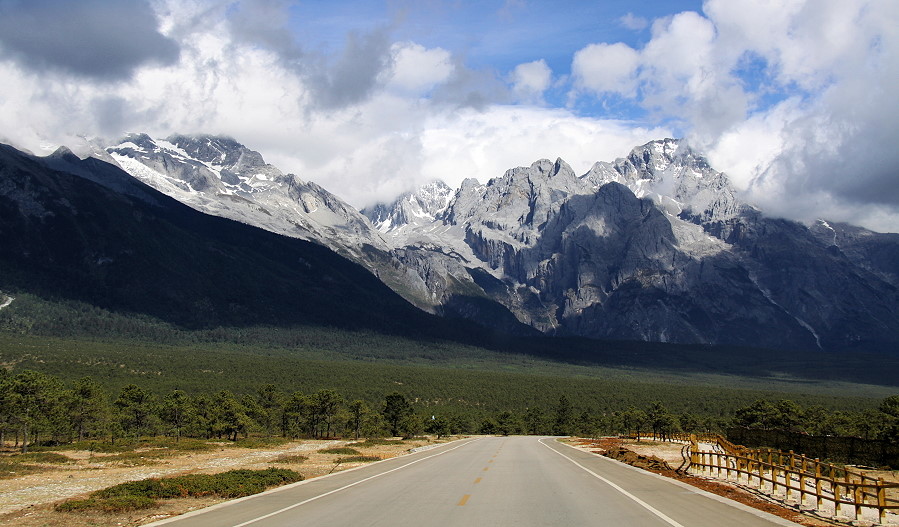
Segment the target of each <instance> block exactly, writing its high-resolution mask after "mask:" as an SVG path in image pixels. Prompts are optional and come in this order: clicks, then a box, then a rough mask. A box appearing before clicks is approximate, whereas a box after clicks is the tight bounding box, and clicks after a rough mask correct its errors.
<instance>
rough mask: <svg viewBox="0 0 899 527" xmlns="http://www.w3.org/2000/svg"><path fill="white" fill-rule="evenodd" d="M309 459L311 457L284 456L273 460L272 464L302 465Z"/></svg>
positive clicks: (298, 455)
mask: <svg viewBox="0 0 899 527" xmlns="http://www.w3.org/2000/svg"><path fill="white" fill-rule="evenodd" d="M308 459H309V456H303V455H300V454H284V455H283V456H278V457H276V458H275V459H273V460H272V461H271V462H272V463H292V464H295V465H299V464H300V463H302V462H304V461H306V460H308Z"/></svg>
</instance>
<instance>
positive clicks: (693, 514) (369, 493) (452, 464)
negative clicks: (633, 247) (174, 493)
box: [150, 436, 798, 527]
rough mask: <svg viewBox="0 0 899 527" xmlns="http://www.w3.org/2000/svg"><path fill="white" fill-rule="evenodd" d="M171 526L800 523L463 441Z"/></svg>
mask: <svg viewBox="0 0 899 527" xmlns="http://www.w3.org/2000/svg"><path fill="white" fill-rule="evenodd" d="M150 525H153V526H157V525H166V526H171V527H249V526H252V527H276V526H277V527H283V526H295V525H334V526H354V527H355V526H390V527H402V526H416V527H422V526H460V527H461V526H464V527H471V526H479V525H485V526H491V527H493V526H540V525H547V526H550V525H551V526H556V525H566V526H580V525H590V526H610V527H612V526H614V527H644V526H645V527H720V526H721V525H732V526H741V527H763V526H773V525H791V526H795V525H798V524H795V523H791V522H788V521H786V520H783V519H781V518H778V517H776V516H773V515H770V514H766V513H763V512H760V511H756V510H754V509H750V508H748V507H746V506H743V505H741V504H738V503H736V502H733V501H730V500H727V499H725V498H720V497H718V496H714V495H711V494H708V493H705V492H702V491H700V490H697V489H694V488H692V487H690V486H689V485H686V484H683V483H680V482H675V481H672V480H669V479H666V478H663V477H661V476H658V475H656V474H651V473H649V472H645V471H642V470H639V469H635V468H633V467H630V466H627V465H624V464H622V463H619V462H617V461H613V460H610V459H606V458H603V457H601V456H597V455H595V454H591V453H589V452H584V451H582V450H578V449H575V448H572V447H569V446H567V445H565V444H562V443H559V442H558V441H556V440H555V438H548V437H544V438H538V437H529V436H520V437H485V438H476V439H465V440H461V441H456V442H453V443H447V444H444V445H440V446H438V447H436V448H432V449H429V450H425V451H422V452H417V453H414V454H410V455H407V456H402V457H397V458H392V459H389V460H386V461H382V462H379V463H375V464H372V465H366V466H364V467H361V468H358V469H353V470H348V471H345V472H340V473H337V474H333V475H330V476H326V477H321V478H316V479H311V480H308V481H304V482H301V483H295V484H292V485H287V486H285V487H281V488H278V489H275V490H272V491H268V492H265V493H262V494H257V495H255V496H250V497H247V498H241V499H238V500H234V501H229V502H226V503H222V504H219V505H216V506H213V507H209V508H208V509H203V510H199V511H195V512H192V513H189V514H186V515H184V516H179V517H176V518H170V519H167V520H162V521H159V522H156V523H153V524H150Z"/></svg>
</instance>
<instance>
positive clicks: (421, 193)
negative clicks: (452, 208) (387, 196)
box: [362, 181, 455, 232]
mask: <svg viewBox="0 0 899 527" xmlns="http://www.w3.org/2000/svg"><path fill="white" fill-rule="evenodd" d="M453 194H455V191H454V190H453V189H451V188H450V186H449V185H447V184H446V183H444V182H443V181H433V182H431V183H428V184H426V185H422V186H421V187H419V188H418V189H417V190H415V191H414V192H406V193H404V194H402V195H401V196H400V197H398V198H397V199H396V200H395V201H394V202H393V203H392V204H390V205H386V204H378V205H375V206H374V207H371V208H368V209H362V214H364V215H365V216H366V217H367V218H368V219H369V220H371V222H372V224H373V225H374V226H375V228H376V229H378V231H380V232H391V231H397V230H399V229H401V228H404V227H405V226H406V225H413V226H414V225H426V224H430V223H431V222H433V221H434V219H435V218H437V217H438V216H440V215H441V214H442V213H443V211H445V210H446V207H447V206H448V205H449V204H450V202H451V201H452V199H453Z"/></svg>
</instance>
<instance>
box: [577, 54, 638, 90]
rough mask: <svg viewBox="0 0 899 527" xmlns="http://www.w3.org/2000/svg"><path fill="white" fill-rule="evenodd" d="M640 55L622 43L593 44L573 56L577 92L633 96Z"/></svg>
mask: <svg viewBox="0 0 899 527" xmlns="http://www.w3.org/2000/svg"><path fill="white" fill-rule="evenodd" d="M639 61H640V54H639V53H637V51H636V50H634V49H633V48H631V47H630V46H628V45H627V44H622V43H620V42H618V43H615V44H604V43H603V44H590V45H589V46H587V47H585V48H583V49H581V50H579V51H578V52H577V53H575V54H574V59H573V60H572V63H571V74H572V76H573V77H574V85H575V87H576V88H577V89H580V90H583V91H588V92H594V93H603V92H612V93H618V94H621V95H624V96H627V97H633V96H635V95H636V93H634V90H635V87H636V84H635V83H636V73H637V66H638V65H639Z"/></svg>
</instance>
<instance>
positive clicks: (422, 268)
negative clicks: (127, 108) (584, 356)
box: [57, 134, 899, 349]
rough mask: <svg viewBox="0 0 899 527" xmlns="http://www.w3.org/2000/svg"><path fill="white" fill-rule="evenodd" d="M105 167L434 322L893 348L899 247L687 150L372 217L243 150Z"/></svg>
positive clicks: (392, 207) (636, 152) (510, 180)
mask: <svg viewBox="0 0 899 527" xmlns="http://www.w3.org/2000/svg"><path fill="white" fill-rule="evenodd" d="M97 156H98V157H105V158H108V159H109V160H112V161H114V162H115V163H117V164H118V165H119V166H121V167H122V168H124V169H125V170H126V171H127V172H129V173H130V174H131V175H132V176H134V177H135V178H137V179H140V180H141V181H144V182H145V183H147V184H149V185H151V186H153V187H154V188H156V189H158V190H161V191H162V192H164V193H166V194H168V195H170V196H172V197H175V198H176V199H178V200H180V201H182V202H184V203H186V204H188V205H190V206H192V207H194V208H196V209H199V210H201V211H204V212H207V213H210V214H214V215H218V216H224V217H228V218H231V219H235V220H238V221H242V222H245V223H250V224H253V225H256V226H259V227H262V228H265V229H267V230H270V231H273V232H277V233H280V234H286V235H289V236H294V237H299V238H304V239H307V240H312V241H316V242H318V243H320V244H323V245H326V246H328V247H330V248H332V249H334V250H335V251H337V252H339V253H340V254H343V255H344V256H347V257H348V258H350V259H353V260H354V261H356V262H358V263H360V264H361V265H363V266H365V267H367V268H368V269H369V270H370V271H371V272H372V273H373V274H375V275H376V276H378V277H379V278H380V279H381V280H382V281H384V282H385V283H386V284H387V285H388V286H390V287H391V288H392V289H393V290H394V291H397V292H398V293H400V294H401V295H402V296H403V297H404V298H406V299H407V300H409V301H410V302H412V303H414V304H415V305H417V306H418V307H420V308H421V309H424V310H427V311H431V312H434V313H438V314H442V315H444V316H449V317H462V318H468V319H472V320H475V321H478V322H480V323H482V324H488V325H492V326H494V327H497V328H501V329H503V330H506V331H511V332H517V333H528V332H533V331H535V330H536V331H540V332H543V333H546V334H553V335H579V336H586V337H594V338H612V339H636V340H650V341H665V342H691V343H715V344H723V343H727V344H737V345H753V346H768V347H776V348H787V349H789V348H803V349H817V348H823V349H847V348H853V347H864V346H868V345H871V346H874V347H875V348H878V349H880V348H884V347H887V348H889V347H895V345H896V344H897V339H896V337H895V335H897V334H899V315H897V314H896V313H897V310H896V309H895V307H896V305H899V283H897V279H896V277H897V276H899V238H897V237H890V236H886V235H876V236H875V234H876V233H870V231H865V230H864V229H857V228H854V227H850V226H843V225H836V224H828V223H825V222H821V223H819V224H816V225H814V226H812V227H811V228H809V227H806V226H803V225H801V224H798V223H795V222H789V221H786V220H778V219H773V218H767V217H765V216H764V214H762V213H761V211H759V210H757V209H754V208H753V207H751V206H750V205H748V204H745V203H742V202H741V201H740V200H739V199H738V196H737V193H736V192H735V190H734V189H733V188H732V187H731V185H730V183H729V181H728V178H727V176H726V175H725V174H723V173H721V172H718V171H716V170H714V169H713V168H712V167H711V166H709V164H708V162H707V161H706V160H705V158H704V157H702V156H701V155H700V154H699V153H697V152H695V151H694V150H692V149H691V148H690V147H689V145H687V144H686V143H685V142H683V141H679V140H674V139H664V140H660V141H652V142H650V143H647V144H645V145H642V146H638V147H636V148H634V149H633V150H632V151H631V152H630V153H629V154H628V155H627V156H626V157H623V158H619V159H616V160H614V161H612V162H598V163H596V164H594V165H593V167H591V169H590V170H589V171H588V172H587V173H585V174H582V175H580V176H578V175H577V174H575V173H574V171H573V170H572V169H571V167H570V166H569V165H568V164H566V163H565V162H564V161H563V160H561V159H557V160H556V161H550V160H546V159H542V160H538V161H536V162H534V163H533V164H531V165H530V166H527V167H517V168H513V169H511V170H508V171H506V172H505V174H503V175H502V176H499V177H496V178H493V179H490V180H489V181H487V183H481V182H479V181H478V180H476V179H471V178H470V179H466V180H465V181H463V182H462V184H461V186H460V187H459V188H458V189H456V190H453V189H451V188H450V187H449V186H447V185H446V184H445V183H443V182H439V181H436V182H432V183H429V184H427V185H425V186H423V187H421V188H419V189H416V190H414V191H411V192H408V193H405V194H403V195H401V196H400V197H398V198H397V199H396V200H395V201H394V202H392V203H389V204H380V205H376V206H374V207H371V208H368V209H366V210H364V211H362V213H360V212H358V211H356V210H354V209H352V208H351V207H349V206H348V205H346V204H345V203H344V202H343V201H341V200H340V199H339V198H337V197H336V196H334V195H333V194H331V193H329V192H327V191H326V190H325V189H323V188H321V187H319V186H318V185H316V184H314V183H311V182H305V181H303V180H301V179H300V178H298V177H297V176H295V175H292V174H283V173H282V172H281V171H280V170H278V169H277V168H275V167H273V166H271V165H268V164H266V163H265V161H264V160H263V158H262V156H261V155H260V154H259V153H258V152H255V151H252V150H250V149H248V148H246V147H244V146H243V145H241V144H239V143H237V142H236V141H234V140H232V139H229V138H222V137H213V136H181V135H175V136H171V137H169V138H167V139H165V140H156V139H152V138H150V137H149V136H146V135H143V134H135V135H131V136H128V137H126V138H124V139H123V140H122V141H120V142H119V143H118V144H117V145H114V146H112V147H109V148H107V149H105V150H104V151H103V152H99V153H98V154H97ZM58 157H59V160H58V161H57V162H59V163H63V162H65V159H64V157H65V155H63V154H60V156H58ZM119 184H121V182H119ZM131 190H132V191H135V190H134V189H131Z"/></svg>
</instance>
